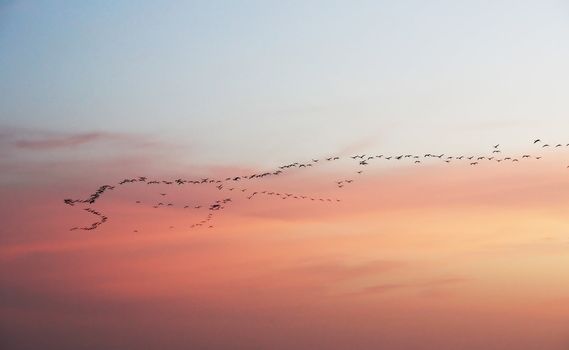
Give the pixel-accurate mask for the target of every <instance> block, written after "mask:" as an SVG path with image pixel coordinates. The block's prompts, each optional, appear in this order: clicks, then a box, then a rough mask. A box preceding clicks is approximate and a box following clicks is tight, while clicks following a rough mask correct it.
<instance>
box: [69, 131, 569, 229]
mask: <svg viewBox="0 0 569 350" xmlns="http://www.w3.org/2000/svg"><path fill="white" fill-rule="evenodd" d="M533 145H534V146H536V147H540V148H541V149H546V148H552V149H558V148H562V147H569V143H566V144H562V143H555V144H549V143H545V142H543V141H542V140H541V139H536V140H534V141H533ZM343 158H344V157H339V156H333V157H326V158H323V159H311V160H310V161H308V162H294V163H290V164H285V165H281V166H279V167H278V168H277V169H275V170H273V171H267V172H262V173H253V174H247V175H239V176H229V177H225V178H209V177H206V178H201V179H192V180H190V179H180V178H179V179H174V180H157V179H152V180H150V179H149V178H148V177H145V176H140V177H135V178H125V179H123V180H121V181H119V182H118V183H117V184H116V185H103V186H100V187H99V188H98V189H97V190H96V191H95V192H93V193H92V194H90V195H89V196H88V197H87V198H84V199H64V203H65V204H67V205H70V206H75V205H81V204H82V205H92V204H94V203H95V202H97V201H98V200H99V199H100V198H101V197H102V196H103V195H104V194H105V193H106V192H108V191H112V190H115V189H117V188H118V187H121V186H124V185H126V184H132V183H144V184H146V185H149V186H152V185H168V186H181V185H207V184H212V185H214V186H215V188H216V189H217V190H219V191H228V192H233V193H240V194H244V195H245V196H246V199H248V200H251V199H253V198H255V197H261V196H266V197H274V198H280V199H282V200H286V199H294V200H304V201H314V202H319V203H333V202H340V201H341V199H338V198H322V197H316V196H309V195H303V194H295V193H289V192H278V191H274V190H273V191H271V190H256V191H254V190H250V189H248V188H246V187H241V186H236V184H237V183H243V182H248V181H252V180H255V179H262V178H266V177H274V176H282V175H283V174H285V173H286V172H287V171H291V170H293V169H301V168H311V167H314V166H316V165H318V164H320V163H326V162H335V161H338V160H341V159H343ZM346 158H348V159H350V160H351V161H355V162H356V164H357V165H358V166H359V168H358V170H357V171H356V172H355V174H358V175H361V174H363V173H364V170H365V169H366V167H367V166H368V165H370V164H371V163H372V162H375V161H380V160H382V161H410V162H411V163H412V164H415V165H419V164H421V163H423V162H425V161H426V160H435V161H442V162H444V163H452V162H457V161H458V162H460V161H462V162H468V164H469V165H470V166H477V165H479V164H481V163H482V162H496V163H502V162H512V163H516V162H520V161H524V160H529V159H535V160H539V159H541V158H542V156H541V155H537V156H536V155H531V154H522V155H520V156H517V157H514V156H506V155H503V153H502V150H501V148H500V144H496V145H493V146H492V148H491V154H490V155H468V156H467V155H447V154H444V153H443V154H432V153H425V154H421V155H417V154H398V155H384V154H378V155H367V154H359V155H353V156H350V157H346ZM567 169H569V165H568V166H567ZM354 181H355V179H354V178H350V179H341V180H336V181H335V184H336V186H337V187H338V188H343V187H345V186H348V185H350V184H352V183H353V182H354ZM160 196H162V197H164V198H166V196H167V193H160ZM135 203H136V204H143V203H142V201H140V200H137V201H136V202H135ZM232 203H233V200H232V198H230V197H225V198H222V199H218V200H215V201H213V202H211V203H207V204H191V205H190V204H184V205H182V206H180V205H176V204H174V203H172V202H167V201H160V202H158V203H153V204H152V207H153V208H155V209H158V208H162V207H164V208H166V207H181V208H183V209H195V210H200V209H201V210H207V211H208V213H207V215H205V216H203V218H202V219H201V220H199V221H197V222H195V223H193V224H191V225H190V226H189V228H190V229H196V228H201V227H207V228H210V229H211V228H214V225H212V224H211V221H212V220H213V218H214V215H215V214H217V213H219V212H220V211H222V210H224V209H226V208H227V206H228V205H230V204H232ZM83 210H85V211H87V212H88V213H90V214H92V215H94V216H96V217H97V221H95V222H93V223H92V224H90V225H88V226H84V227H73V228H71V230H72V231H74V230H85V231H90V230H95V229H97V228H99V227H100V226H101V225H102V224H104V223H106V222H107V221H108V217H107V216H105V215H104V214H102V213H101V212H99V211H97V210H95V209H92V208H91V207H89V206H88V207H87V208H83ZM170 228H171V229H172V228H174V227H173V226H170ZM133 232H138V229H135V230H133Z"/></svg>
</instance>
